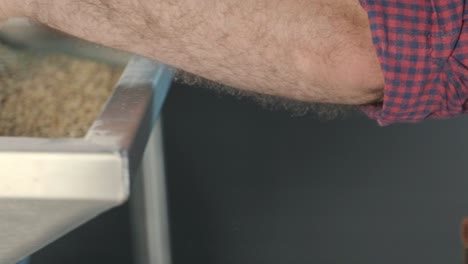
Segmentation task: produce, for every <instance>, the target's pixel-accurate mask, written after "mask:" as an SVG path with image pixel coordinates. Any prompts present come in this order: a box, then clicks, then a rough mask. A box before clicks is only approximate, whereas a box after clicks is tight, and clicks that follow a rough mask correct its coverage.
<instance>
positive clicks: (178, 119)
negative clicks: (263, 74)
mask: <svg viewBox="0 0 468 264" xmlns="http://www.w3.org/2000/svg"><path fill="white" fill-rule="evenodd" d="M164 112H165V118H164V129H165V142H166V146H165V147H166V156H167V170H168V182H169V196H170V197H169V198H170V210H171V223H172V228H171V232H172V235H173V255H174V261H175V264H186V263H203V264H250V263H252V264H262V263H265V264H280V263H281V264H283V263H284V264H290V263H294V264H310V263H315V264H339V263H343V264H377V263H378V264H395V263H399V264H406V263H408V264H410V263H411V264H414V263H425V264H440V263H461V257H460V256H461V248H460V242H459V240H460V239H459V223H460V221H461V218H462V216H463V215H468V170H467V167H468V165H467V164H468V162H467V156H468V155H467V150H468V118H458V119H455V120H446V121H430V122H424V123H422V124H418V125H397V126H390V127H386V128H380V127H378V126H377V125H376V124H375V122H373V121H370V120H367V119H366V118H364V117H362V116H358V117H353V118H349V119H346V120H336V121H332V122H322V121H317V120H315V119H314V118H312V117H310V116H307V117H300V118H291V116H290V115H289V114H288V113H284V112H272V111H267V110H262V109H260V108H259V107H258V106H256V105H255V104H252V103H249V102H248V101H245V100H242V101H239V100H237V99H235V98H232V97H228V96H223V97H219V96H217V95H215V94H213V93H211V92H208V91H207V90H203V89H195V88H188V87H184V86H180V85H176V86H175V87H174V88H173V90H172V91H171V94H170V96H169V98H168V101H167V103H166V107H165V111H164ZM129 240H130V237H129V229H128V214H127V210H126V208H125V207H124V208H119V209H117V210H115V211H112V212H110V213H109V214H107V215H105V216H104V217H101V218H99V219H97V220H95V221H93V222H92V223H91V224H89V225H87V226H84V227H82V228H80V229H79V230H78V231H76V232H74V233H73V234H72V235H71V236H68V237H67V238H64V239H62V240H61V241H60V242H57V243H54V244H53V245H52V246H50V247H49V248H47V249H45V250H43V251H41V252H40V253H39V254H37V255H36V256H35V261H34V262H33V264H36V263H47V264H52V263H68V264H70V263H88V264H92V263H114V264H117V263H125V264H128V263H130V260H129V259H130V257H129V256H130V254H131V250H130V247H131V245H130V242H129ZM106 257H107V261H106Z"/></svg>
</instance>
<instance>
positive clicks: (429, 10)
mask: <svg viewBox="0 0 468 264" xmlns="http://www.w3.org/2000/svg"><path fill="white" fill-rule="evenodd" d="M360 1H361V5H362V6H363V8H364V9H365V10H366V11H367V13H368V17H369V21H370V27H371V31H372V36H373V42H374V45H375V48H376V50H377V55H378V57H379V59H380V63H381V68H382V71H383V73H384V77H385V88H384V99H383V102H382V103H379V104H375V105H368V106H364V107H363V110H364V112H365V113H366V114H367V115H368V116H370V117H371V118H374V119H377V121H378V122H379V124H380V125H388V124H391V123H396V122H417V121H421V120H423V119H426V118H446V117H453V116H456V115H459V114H462V113H466V112H468V25H465V21H466V20H467V19H468V10H465V6H466V1H468V0H360ZM467 22H468V21H467Z"/></svg>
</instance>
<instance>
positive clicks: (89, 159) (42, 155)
mask: <svg viewBox="0 0 468 264" xmlns="http://www.w3.org/2000/svg"><path fill="white" fill-rule="evenodd" d="M80 47H82V46H80ZM171 79H172V69H170V68H168V67H166V66H164V65H161V64H159V63H157V62H154V61H151V60H148V59H146V58H141V57H133V58H131V59H130V61H129V62H128V64H127V65H126V67H125V70H124V72H123V74H122V76H121V78H120V80H119V81H118V83H117V85H116V87H115V90H114V92H113V94H112V96H111V97H110V99H109V100H108V102H107V104H106V106H105V107H104V109H103V111H102V112H101V113H100V115H99V116H98V117H97V119H96V120H95V121H94V123H93V125H92V127H91V128H90V129H89V131H88V133H87V134H86V136H85V137H84V138H60V139H50V138H19V137H0V263H5V264H8V263H15V262H17V261H19V260H20V259H21V258H22V257H25V256H27V255H29V254H31V253H33V252H34V251H36V250H38V249H40V248H41V247H43V246H45V245H46V244H48V243H50V242H52V241H53V240H55V239H57V238H59V237H60V236H62V235H64V234H66V233H67V232H69V231H71V230H72V229H74V228H76V227H77V226H79V225H81V224H83V223H84V222H86V221H88V220H90V219H91V218H93V217H95V216H97V215H99V214H100V213H102V212H104V211H106V210H108V209H110V208H112V207H115V206H117V205H119V204H121V203H122V202H124V201H126V199H127V198H128V196H129V185H130V179H131V175H132V174H133V173H134V172H135V170H136V168H137V167H138V166H139V162H140V160H141V157H142V154H143V151H144V148H145V146H146V143H147V140H148V138H149V135H150V132H151V130H152V127H153V125H154V123H155V121H156V119H157V116H158V114H159V111H160V109H161V106H162V104H163V101H164V98H165V96H166V94H167V91H168V89H169V85H170V82H171Z"/></svg>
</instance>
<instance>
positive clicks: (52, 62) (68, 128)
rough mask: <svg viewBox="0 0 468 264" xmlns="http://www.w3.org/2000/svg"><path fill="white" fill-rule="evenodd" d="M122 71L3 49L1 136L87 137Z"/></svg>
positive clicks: (0, 56)
mask: <svg viewBox="0 0 468 264" xmlns="http://www.w3.org/2000/svg"><path fill="white" fill-rule="evenodd" d="M122 70H123V69H122V68H121V67H116V66H111V65H107V64H104V63H99V62H94V61H90V60H85V59H80V58H76V57H72V56H69V55H65V54H58V53H54V54H50V53H49V54H37V53H33V52H31V51H24V50H17V49H12V48H10V47H7V46H4V45H0V136H14V137H40V138H80V137H83V136H84V135H85V134H86V132H87V130H88V129H89V128H90V126H91V125H92V123H93V121H94V120H95V119H96V118H97V116H98V115H99V113H100V112H101V110H102V107H103V106H104V104H105V103H106V101H107V99H108V98H109V96H110V95H111V94H112V91H113V88H114V85H115V84H116V82H117V81H118V78H119V77H120V75H121V73H122Z"/></svg>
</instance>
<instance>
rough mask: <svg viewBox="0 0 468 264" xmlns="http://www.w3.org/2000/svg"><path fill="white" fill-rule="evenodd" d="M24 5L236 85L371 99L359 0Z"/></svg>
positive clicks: (97, 37)
mask: <svg viewBox="0 0 468 264" xmlns="http://www.w3.org/2000/svg"><path fill="white" fill-rule="evenodd" d="M25 1H27V2H26V4H25V5H22V7H21V8H22V11H16V12H19V13H21V12H24V13H26V14H25V15H27V16H30V17H31V18H33V19H36V20H38V21H39V22H41V23H44V24H46V25H48V26H50V27H53V28H56V29H59V30H62V31H64V32H67V33H69V34H72V35H75V36H77V37H81V38H84V39H87V40H90V41H93V42H97V43H100V44H103V45H107V46H112V47H114V48H118V49H123V50H127V51H131V52H134V53H138V54H141V55H144V56H148V57H151V58H154V59H157V60H159V61H161V62H164V63H167V64H170V65H173V66H175V67H177V68H180V69H183V70H185V71H188V72H191V73H194V74H197V75H200V76H203V77H205V78H207V79H211V80H214V81H217V82H221V83H223V84H227V85H229V86H233V87H237V88H240V89H243V90H248V91H254V92H257V93H265V94H270V95H276V96H283V97H289V98H293V99H298V100H302V101H315V102H331V103H344V104H362V103H368V102H372V101H375V100H378V99H379V97H380V94H381V91H382V82H383V81H382V77H381V73H380V70H379V64H378V61H377V58H376V56H375V51H374V49H373V47H372V43H371V37H370V32H369V29H368V24H367V23H368V22H367V17H366V14H365V12H364V11H363V10H362V9H361V7H360V6H359V4H358V0H315V1H314V0H289V1H284V0H243V1H238V0H200V1H192V0H80V1H77V0H25Z"/></svg>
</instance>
